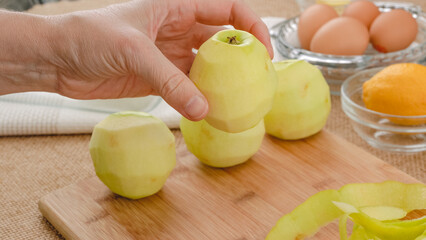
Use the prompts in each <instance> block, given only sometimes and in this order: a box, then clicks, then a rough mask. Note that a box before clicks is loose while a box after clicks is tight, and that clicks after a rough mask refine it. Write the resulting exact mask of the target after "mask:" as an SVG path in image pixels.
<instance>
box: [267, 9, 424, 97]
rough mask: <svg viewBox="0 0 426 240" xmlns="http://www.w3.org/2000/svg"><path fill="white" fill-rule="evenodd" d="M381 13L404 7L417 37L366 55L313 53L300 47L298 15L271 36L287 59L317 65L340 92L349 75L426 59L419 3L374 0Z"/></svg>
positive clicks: (332, 87)
mask: <svg viewBox="0 0 426 240" xmlns="http://www.w3.org/2000/svg"><path fill="white" fill-rule="evenodd" d="M375 4H376V5H377V6H378V7H379V9H380V11H381V12H387V11H390V10H392V9H396V8H398V9H405V10H406V11H408V12H410V13H411V14H412V15H413V17H414V18H416V20H417V23H418V29H419V32H418V34H417V38H416V40H415V41H414V42H413V43H412V44H411V45H410V46H409V47H408V48H406V49H404V50H401V51H396V52H390V53H380V52H377V51H376V50H375V49H374V48H373V47H372V46H371V44H370V45H369V46H368V49H367V50H366V52H365V54H364V55H358V56H337V55H327V54H320V53H314V52H311V51H308V50H305V49H301V48H300V43H299V39H298V37H297V24H298V21H299V17H298V16H297V17H294V18H290V19H288V20H286V21H284V22H282V23H279V24H277V25H275V26H274V27H273V29H272V31H271V35H272V36H273V37H274V38H275V39H276V45H277V50H278V52H279V53H280V54H281V55H282V56H283V57H284V58H287V59H303V60H306V61H308V62H310V63H311V64H314V65H316V66H317V67H318V68H319V69H320V70H321V72H322V73H323V75H324V77H325V78H326V79H327V82H328V83H329V85H330V88H331V91H332V94H334V95H339V94H340V86H341V84H342V82H343V81H344V80H345V79H346V78H348V77H349V76H351V75H353V74H355V73H357V72H359V71H361V70H364V69H369V68H374V67H381V66H387V65H390V64H393V63H400V62H418V63H424V62H426V13H424V12H422V9H421V7H420V6H417V5H414V4H411V3H396V2H375Z"/></svg>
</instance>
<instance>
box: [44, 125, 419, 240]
mask: <svg viewBox="0 0 426 240" xmlns="http://www.w3.org/2000/svg"><path fill="white" fill-rule="evenodd" d="M175 134H176V140H177V161H178V164H177V166H176V168H175V169H174V170H173V172H172V174H171V176H170V177H169V179H168V180H167V182H166V184H165V186H164V188H163V189H162V190H161V191H160V192H159V193H157V194H155V195H153V196H151V197H147V198H144V199H140V200H128V199H125V198H122V197H120V196H117V195H115V194H113V193H111V192H110V191H109V189H108V188H107V187H106V186H104V185H103V184H102V182H101V181H100V180H98V178H97V177H93V178H89V179H86V180H84V181H82V182H80V183H77V184H74V185H71V186H69V187H66V188H63V189H59V190H57V191H55V192H52V193H50V194H48V195H47V196H45V197H43V198H42V199H41V200H40V202H39V207H40V211H41V212H42V213H43V215H44V216H45V217H46V218H47V219H48V220H49V221H50V222H51V223H52V224H53V225H54V226H55V227H56V228H57V229H58V230H59V231H60V232H61V233H62V234H63V235H64V236H65V237H66V238H67V239H91V240H94V239H161V240H169V239H170V240H172V239H173V240H180V239H182V240H183V239H185V240H190V239H194V240H201V239H236V240H237V239H238V240H242V239H247V240H249V239H264V238H265V236H266V235H267V233H268V232H269V231H270V229H271V228H272V227H273V226H274V225H275V223H276V221H277V220H278V219H279V218H280V217H281V216H282V215H283V214H285V213H288V212H290V211H291V210H292V209H293V208H295V207H296V206H297V205H299V204H300V203H302V202H303V201H304V200H305V199H306V198H308V197H309V196H311V195H313V194H315V193H317V192H318V191H321V190H325V189H338V188H340V187H341V186H343V185H344V184H348V183H355V182H381V181H384V180H398V181H402V182H406V183H413V182H418V181H417V180H416V179H414V178H412V177H411V176H409V175H407V174H405V173H403V172H401V171H399V170H397V169H396V168H394V167H392V166H391V165H389V164H387V163H385V162H383V161H381V160H379V159H378V158H376V157H374V156H373V155H370V154H369V153H367V152H365V151H364V150H362V149H360V148H358V147H356V146H354V145H352V144H351V143H348V142H346V141H345V140H343V139H341V138H339V137H337V136H335V135H333V134H331V133H328V132H326V131H322V132H321V133H319V134H317V135H315V136H312V137H310V138H308V139H305V140H300V141H282V140H279V139H276V138H273V137H270V136H266V137H265V139H264V141H263V143H262V147H261V149H260V150H259V151H258V153H257V154H256V155H255V156H253V157H252V159H250V160H249V161H248V162H246V163H244V164H241V165H239V166H235V167H232V168H227V169H217V168H211V167H208V166H205V165H203V164H202V163H200V162H199V161H198V160H197V159H196V157H195V156H194V155H192V154H191V153H189V152H188V151H187V149H186V146H185V143H184V142H183V140H182V136H181V135H180V133H179V132H176V133H175ZM337 236H338V235H337V230H336V227H335V224H334V225H333V224H332V225H331V226H330V227H328V228H326V229H323V230H322V231H321V232H320V233H319V234H317V235H316V236H315V239H324V240H325V239H328V240H329V239H337Z"/></svg>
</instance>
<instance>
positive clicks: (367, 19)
mask: <svg viewBox="0 0 426 240" xmlns="http://www.w3.org/2000/svg"><path fill="white" fill-rule="evenodd" d="M379 15H380V11H379V8H378V7H377V6H376V5H375V4H374V3H372V2H370V1H367V0H359V1H355V2H352V3H350V4H349V5H348V6H347V7H346V8H345V10H344V11H343V14H342V16H345V17H352V18H356V19H358V20H360V21H361V22H362V23H364V25H365V26H366V27H367V28H369V27H370V26H371V23H373V21H374V19H375V18H376V17H377V16H379Z"/></svg>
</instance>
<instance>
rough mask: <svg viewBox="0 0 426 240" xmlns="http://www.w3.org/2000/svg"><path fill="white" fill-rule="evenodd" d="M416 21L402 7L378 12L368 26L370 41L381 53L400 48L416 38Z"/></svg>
mask: <svg viewBox="0 0 426 240" xmlns="http://www.w3.org/2000/svg"><path fill="white" fill-rule="evenodd" d="M417 32H418V27H417V22H416V19H414V18H413V16H412V15H411V14H410V13H409V12H407V11H405V10H402V9H395V10H392V11H390V12H386V13H382V14H380V15H379V16H378V17H377V18H376V19H375V20H374V22H373V23H372V24H371V27H370V41H371V43H372V44H373V47H374V48H375V49H376V50H377V51H379V52H383V53H387V52H394V51H398V50H402V49H404V48H407V47H408V46H410V44H411V43H412V42H413V41H414V40H415V39H416V36H417Z"/></svg>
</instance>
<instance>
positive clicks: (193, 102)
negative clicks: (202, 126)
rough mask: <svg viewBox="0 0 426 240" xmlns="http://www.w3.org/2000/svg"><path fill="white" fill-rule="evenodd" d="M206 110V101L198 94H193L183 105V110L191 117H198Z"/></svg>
mask: <svg viewBox="0 0 426 240" xmlns="http://www.w3.org/2000/svg"><path fill="white" fill-rule="evenodd" d="M205 110H206V102H205V101H204V99H203V98H201V97H200V96H198V95H195V96H193V97H192V98H191V99H190V100H189V101H188V103H187V104H186V106H185V112H186V114H188V115H189V116H190V117H191V118H194V119H200V118H201V116H202V115H203V114H204V112H205Z"/></svg>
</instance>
